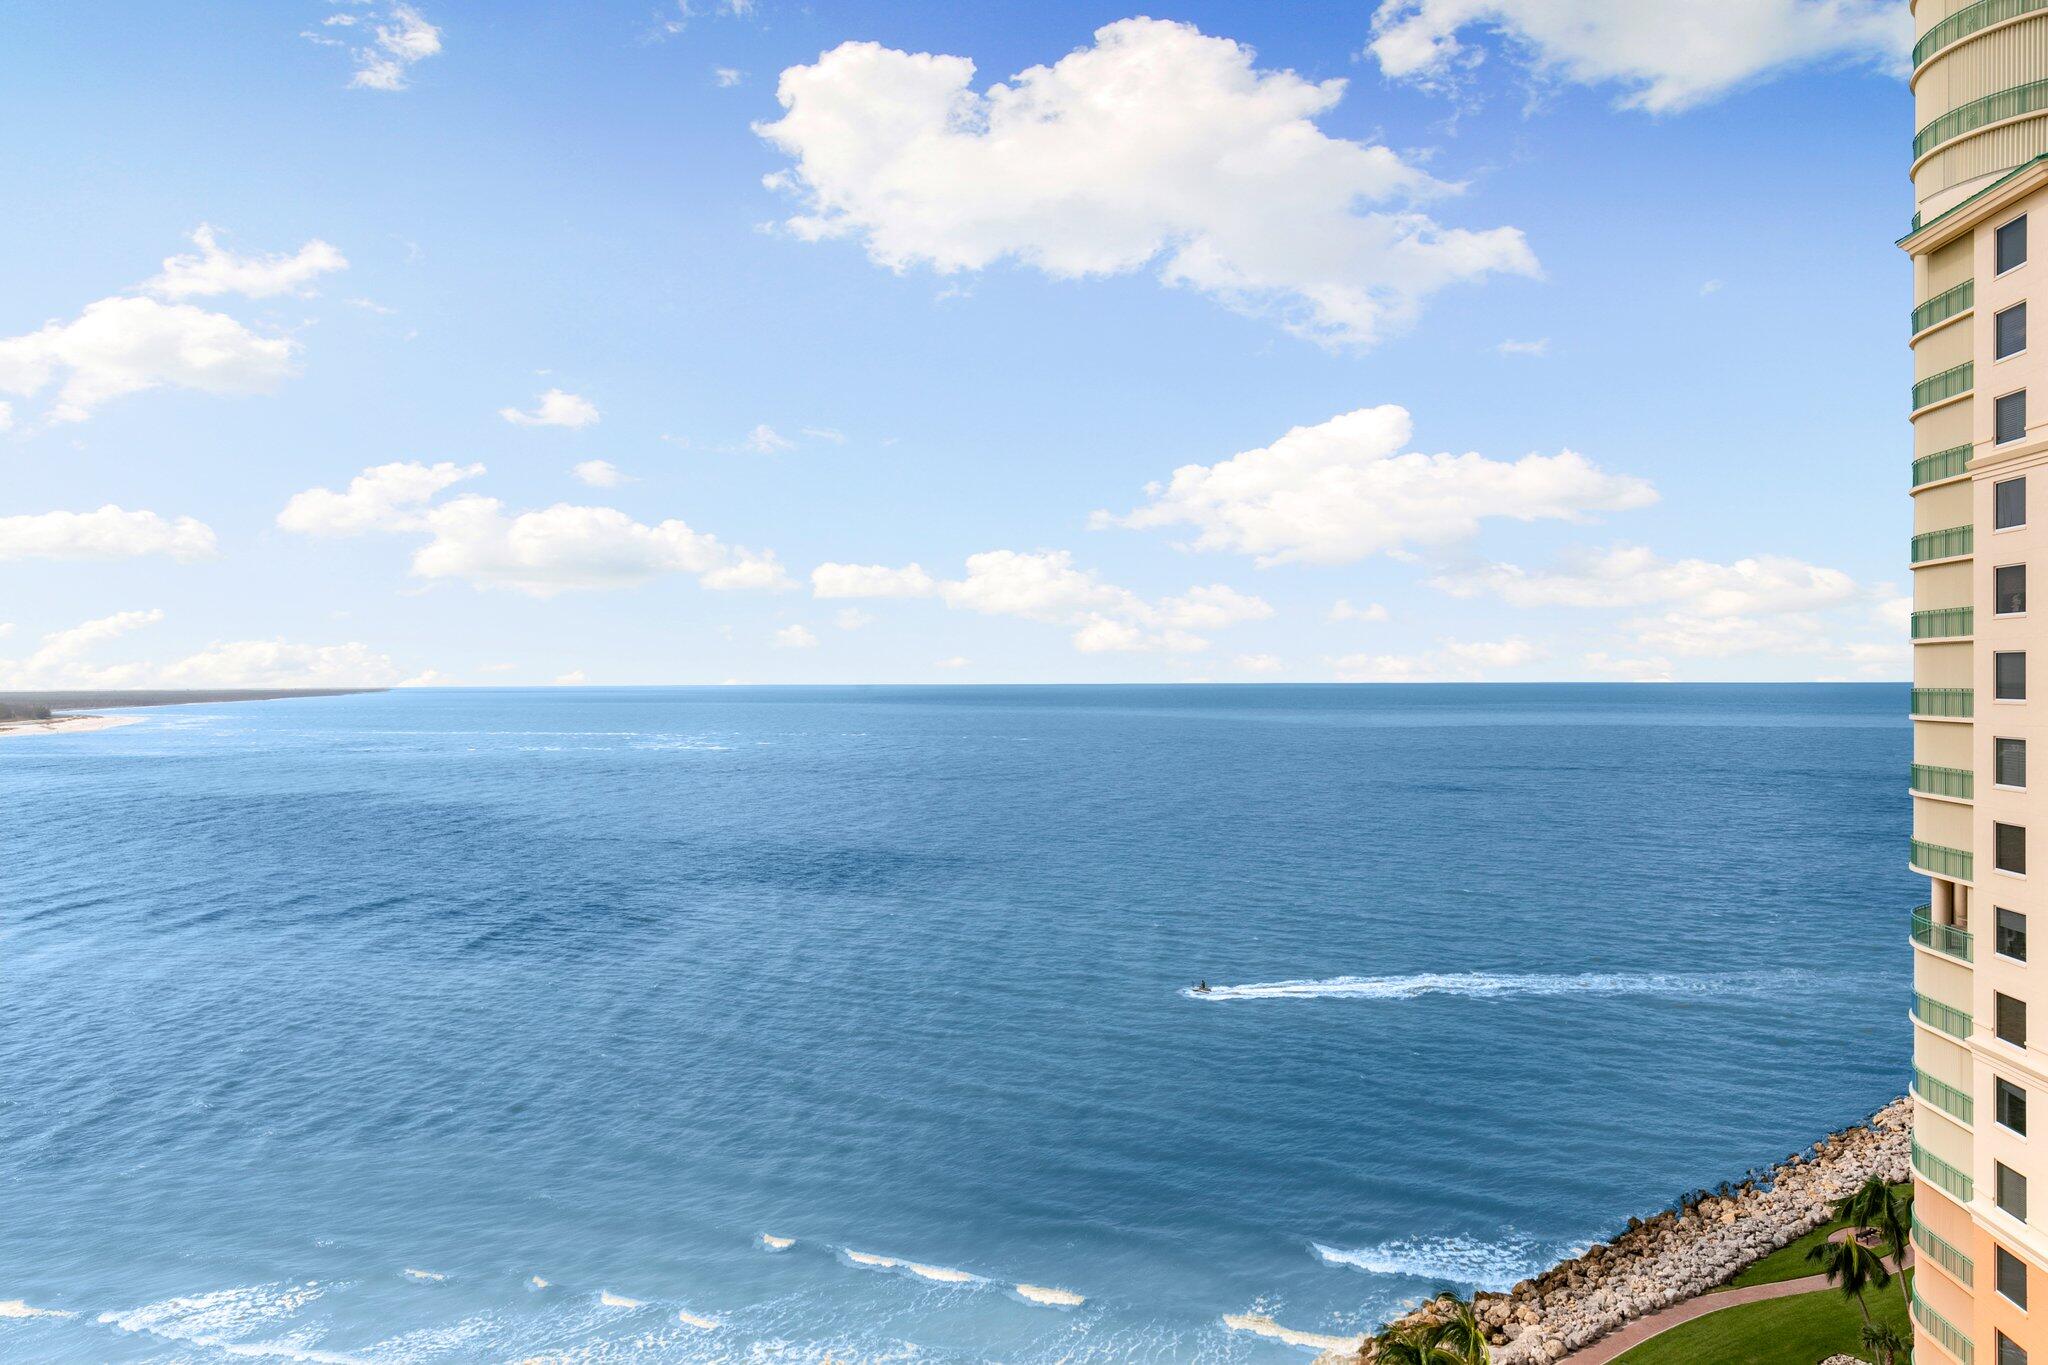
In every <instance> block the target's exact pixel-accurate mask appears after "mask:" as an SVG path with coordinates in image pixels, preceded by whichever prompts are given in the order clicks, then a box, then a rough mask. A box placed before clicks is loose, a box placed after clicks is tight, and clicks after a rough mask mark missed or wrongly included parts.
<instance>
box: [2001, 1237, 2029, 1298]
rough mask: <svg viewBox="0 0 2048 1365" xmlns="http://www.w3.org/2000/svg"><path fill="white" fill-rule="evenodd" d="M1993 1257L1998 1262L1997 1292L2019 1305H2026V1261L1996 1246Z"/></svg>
mask: <svg viewBox="0 0 2048 1365" xmlns="http://www.w3.org/2000/svg"><path fill="white" fill-rule="evenodd" d="M1994 1259H1995V1260H1996V1261H1997V1263H1998V1292H1999V1293H2001V1294H2003V1295H2005V1296H2006V1297H2007V1298H2008V1299H2011V1300H2012V1301H2013V1302H2014V1303H2016V1304H2018V1305H2019V1306H2020V1307H2022V1308H2025V1307H2026V1306H2027V1263H2026V1262H2025V1261H2022V1260H2021V1259H2020V1258H2019V1257H2017V1256H2015V1255H2013V1254H2012V1253H2011V1252H2010V1251H2007V1250H2006V1249H2005V1248H2004V1247H1999V1248H1997V1255H1996V1256H1995V1257H1994Z"/></svg>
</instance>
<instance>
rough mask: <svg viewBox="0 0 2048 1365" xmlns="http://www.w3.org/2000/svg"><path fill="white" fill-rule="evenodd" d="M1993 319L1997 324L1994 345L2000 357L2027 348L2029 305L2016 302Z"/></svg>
mask: <svg viewBox="0 0 2048 1365" xmlns="http://www.w3.org/2000/svg"><path fill="white" fill-rule="evenodd" d="M1992 321H1993V322H1994V323H1995V324H1996V336H1995V338H1994V340H1993V343H1992V345H1993V349H1994V351H1995V352H1996V355H1997V358H1998V359H2000V360H2003V359H2005V358H2006V357H2007V356H2009V355H2018V354H2019V353H2020V352H2021V351H2024V350H2026V349H2027V305H2025V304H2024V303H2016V304H2014V305H2013V306H2012V307H2010V308H2008V309H2006V310H2005V311H2004V312H2003V313H2000V314H1999V315H1998V316H1997V317H1996V318H1994V319H1992Z"/></svg>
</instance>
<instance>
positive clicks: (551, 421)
mask: <svg viewBox="0 0 2048 1365" xmlns="http://www.w3.org/2000/svg"><path fill="white" fill-rule="evenodd" d="M498 416H500V417H502V418H504V419H505V420H506V421H508V422H510V423H511V424H512V425H514V426H517V427H570V428H572V429H573V428H578V427H587V426H595V425H596V424H597V423H598V421H600V420H601V419H600V418H599V416H598V411H597V404H595V403H593V402H591V401H590V400H589V399H588V398H585V397H583V396H582V395H581V394H575V393H564V392H562V391H561V390H560V389H549V390H548V391H547V392H546V393H544V394H542V395H541V396H540V401H539V402H538V403H536V404H535V405H534V409H533V411H532V412H521V411H520V410H519V409H518V408H499V409H498Z"/></svg>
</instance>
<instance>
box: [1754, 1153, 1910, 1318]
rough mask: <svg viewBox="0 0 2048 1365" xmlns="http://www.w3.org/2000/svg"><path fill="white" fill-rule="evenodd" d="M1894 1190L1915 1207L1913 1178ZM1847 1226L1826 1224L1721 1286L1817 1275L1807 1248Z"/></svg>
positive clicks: (1779, 1249) (1908, 1205) (1894, 1187)
mask: <svg viewBox="0 0 2048 1365" xmlns="http://www.w3.org/2000/svg"><path fill="white" fill-rule="evenodd" d="M1892 1190H1893V1192H1895V1193H1897V1194H1901V1195H1904V1196H1905V1197H1906V1206H1907V1208H1909V1209H1910V1208H1911V1207H1912V1200H1913V1182H1912V1181H1910V1180H1909V1181H1907V1182H1906V1183H1905V1184H1903V1185H1894V1186H1892ZM1844 1226H1846V1225H1845V1224H1842V1223H1828V1224H1826V1225H1825V1226H1823V1227H1817V1228H1815V1229H1814V1230H1813V1231H1812V1232H1809V1233H1807V1234H1806V1235H1805V1236H1804V1237H1801V1238H1800V1239H1799V1240H1798V1241H1796V1242H1792V1243H1790V1244H1789V1245H1786V1246H1782V1247H1779V1248H1778V1249H1777V1250H1776V1251H1774V1252H1772V1253H1771V1254H1770V1255H1768V1256H1766V1257H1764V1258H1763V1259H1762V1260H1761V1261H1758V1262H1757V1263H1756V1264H1755V1265H1753V1266H1751V1267H1749V1269H1747V1270H1745V1271H1743V1272H1742V1273H1741V1274H1740V1275H1737V1276H1736V1277H1735V1278H1734V1279H1732V1280H1730V1281H1728V1283H1726V1284H1724V1285H1722V1286H1721V1288H1722V1289H1741V1288H1743V1287H1744V1286H1746V1285H1752V1284H1776V1283H1778V1281H1780V1280H1796V1279H1798V1278H1800V1277H1801V1276H1802V1275H1811V1274H1814V1273H1815V1271H1816V1270H1817V1269H1818V1267H1816V1266H1815V1265H1814V1264H1813V1262H1811V1261H1809V1260H1807V1259H1806V1253H1807V1251H1808V1250H1810V1249H1811V1248H1813V1247H1816V1246H1818V1245H1820V1244H1821V1243H1822V1242H1824V1241H1826V1240H1827V1239H1828V1235H1829V1234H1830V1233H1834V1232H1840V1231H1841V1230H1842V1228H1843V1227H1844ZM1893 1292H1894V1293H1896V1292H1897V1291H1896V1290H1894V1291H1893Z"/></svg>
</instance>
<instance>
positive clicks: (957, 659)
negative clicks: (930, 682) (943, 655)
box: [932, 654, 974, 668]
mask: <svg viewBox="0 0 2048 1365" xmlns="http://www.w3.org/2000/svg"><path fill="white" fill-rule="evenodd" d="M973 662H974V660H972V659H970V658H968V657H966V656H965V655H963V654H955V655H954V656H953V657H952V658H950V659H938V660H935V661H934V662H933V664H932V667H934V668H965V667H967V666H968V665H969V664H971V663H973Z"/></svg>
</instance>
